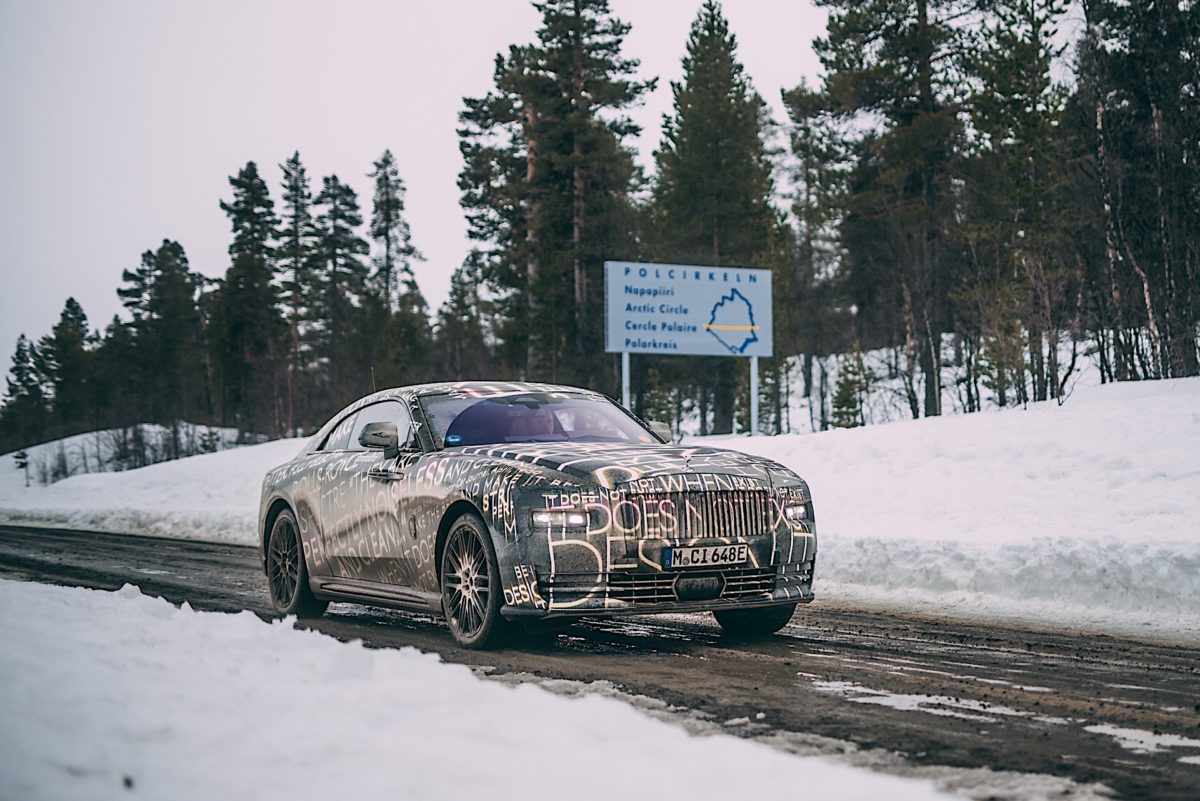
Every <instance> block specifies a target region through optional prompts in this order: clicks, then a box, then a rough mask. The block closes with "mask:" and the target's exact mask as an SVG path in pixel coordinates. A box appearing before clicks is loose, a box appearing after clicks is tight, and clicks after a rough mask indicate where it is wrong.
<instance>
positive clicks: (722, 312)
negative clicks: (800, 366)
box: [604, 261, 772, 356]
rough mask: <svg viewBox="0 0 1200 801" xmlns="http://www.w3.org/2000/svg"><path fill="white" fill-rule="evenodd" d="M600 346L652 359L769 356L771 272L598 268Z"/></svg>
mask: <svg viewBox="0 0 1200 801" xmlns="http://www.w3.org/2000/svg"><path fill="white" fill-rule="evenodd" d="M604 290H605V291H604V304H605V340H604V341H605V347H604V349H605V350H606V351H608V352H610V353H614V352H625V353H656V354H659V355H660V356H672V355H673V356H770V355H771V348H772V335H771V271H770V270H748V269H744V268H737V267H689V266H687V265H683V264H638V263H636V262H625V261H608V262H605V263H604Z"/></svg>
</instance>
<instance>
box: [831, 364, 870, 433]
mask: <svg viewBox="0 0 1200 801" xmlns="http://www.w3.org/2000/svg"><path fill="white" fill-rule="evenodd" d="M872 380H873V377H872V375H871V372H870V371H869V370H867V368H866V367H865V366H864V364H863V354H862V348H860V347H859V346H858V345H857V344H855V346H854V352H853V354H851V355H850V356H849V357H848V358H844V359H843V360H842V366H841V369H840V370H839V371H838V380H837V389H836V390H834V395H833V427H834V428H857V427H859V426H864V425H866V424H867V419H866V411H865V407H866V400H867V393H868V392H869V391H870V389H871V382H872Z"/></svg>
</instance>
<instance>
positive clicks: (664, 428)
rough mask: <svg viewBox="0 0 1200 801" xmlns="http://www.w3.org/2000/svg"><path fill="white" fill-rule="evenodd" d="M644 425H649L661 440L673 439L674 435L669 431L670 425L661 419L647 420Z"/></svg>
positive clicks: (668, 440)
mask: <svg viewBox="0 0 1200 801" xmlns="http://www.w3.org/2000/svg"><path fill="white" fill-rule="evenodd" d="M646 425H648V426H650V430H651V431H653V432H654V433H655V434H658V438H659V439H661V440H662V441H663V442H674V441H675V435H674V434H673V433H672V432H671V427H670V426H669V425H667V424H666V423H664V422H662V421H661V420H647V421H646Z"/></svg>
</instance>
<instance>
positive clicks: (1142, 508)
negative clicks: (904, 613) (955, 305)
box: [692, 378, 1200, 639]
mask: <svg viewBox="0 0 1200 801" xmlns="http://www.w3.org/2000/svg"><path fill="white" fill-rule="evenodd" d="M692 441H693V442H696V443H701V442H702V443H703V444H705V445H713V446H717V447H728V448H734V449H737V450H741V451H745V452H747V453H755V454H760V455H763V456H767V457H769V458H772V459H775V460H776V461H779V462H781V463H783V464H785V465H787V466H788V467H790V468H792V469H793V470H795V471H797V472H798V473H800V475H802V476H804V477H805V478H806V479H807V480H808V482H809V484H810V486H811V488H812V492H813V498H814V503H815V506H816V515H817V531H818V536H819V541H820V545H819V550H818V558H817V582H816V590H817V595H818V598H820V599H824V600H831V601H838V602H847V603H856V604H864V603H865V604H872V605H878V606H885V607H891V608H896V607H909V608H912V607H916V608H918V609H921V610H924V611H929V612H945V613H952V614H956V615H961V616H972V617H973V616H980V615H984V616H989V617H999V618H1011V619H1017V620H1022V621H1024V622H1035V623H1040V624H1043V625H1049V626H1054V625H1060V624H1063V625H1071V626H1079V627H1084V628H1094V629H1099V630H1107V631H1122V632H1134V633H1136V632H1144V633H1160V634H1173V635H1181V636H1185V637H1187V638H1189V639H1194V638H1197V637H1200V379H1195V378H1191V379H1179V380H1173V381H1154V382H1143V383H1130V384H1110V385H1107V386H1103V387H1087V388H1080V389H1078V390H1077V391H1076V393H1075V395H1074V396H1073V397H1072V398H1071V399H1070V400H1069V401H1068V402H1067V404H1066V405H1064V406H1062V407H1058V406H1055V405H1054V404H1053V403H1042V404H1034V405H1031V406H1030V407H1029V409H1028V410H1018V409H1013V410H1009V411H996V412H984V413H980V414H972V415H963V416H957V417H943V418H931V419H924V420H919V421H915V420H914V421H908V422H902V423H891V424H888V425H880V426H871V427H867V428H859V429H851V430H842V431H829V432H825V433H821V434H806V435H789V436H781V437H755V438H748V437H728V438H718V437H709V438H705V439H703V440H692Z"/></svg>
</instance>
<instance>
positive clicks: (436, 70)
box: [0, 0, 824, 371]
mask: <svg viewBox="0 0 1200 801" xmlns="http://www.w3.org/2000/svg"><path fill="white" fill-rule="evenodd" d="M611 2H612V8H613V10H614V12H615V13H616V15H617V16H618V17H619V18H621V19H623V20H625V21H627V22H629V23H631V24H632V26H633V30H632V31H631V33H630V35H629V37H628V38H627V40H626V54H627V55H629V56H632V57H634V58H638V59H640V60H641V62H642V67H641V76H642V77H650V76H658V77H659V87H658V89H657V90H656V91H655V92H654V94H653V95H652V96H651V97H650V98H649V99H648V101H647V103H646V104H645V106H644V107H642V108H640V109H637V110H636V111H635V112H634V117H635V119H636V120H637V121H638V122H639V123H640V124H641V125H642V126H643V127H644V129H645V130H644V132H643V134H642V136H641V137H640V139H639V140H638V142H637V143H636V144H637V147H638V149H639V151H640V161H641V163H642V164H643V165H644V166H647V167H649V166H650V165H651V154H652V152H653V150H654V148H655V147H656V146H657V143H658V137H659V132H660V127H661V126H660V120H661V117H662V114H663V113H664V112H665V111H667V110H668V109H669V108H670V102H671V96H670V87H669V81H671V80H676V79H678V78H679V76H680V74H681V66H680V58H681V57H682V55H683V52H684V46H685V42H686V38H687V32H688V28H689V26H690V24H691V22H692V19H693V18H694V16H695V14H696V10H697V8H698V6H699V0H653V2H649V1H648V0H641V2H639V1H638V0H611ZM725 12H726V15H727V16H728V18H729V20H730V26H731V28H732V30H733V31H734V33H735V34H736V35H737V37H738V42H739V48H740V49H739V54H740V56H741V60H742V62H743V63H744V64H745V65H746V69H747V71H748V73H749V75H750V77H751V78H752V80H753V81H754V84H755V87H756V88H757V89H758V91H759V92H760V93H761V94H762V95H763V96H764V97H765V98H766V99H767V100H768V102H770V103H771V105H772V107H773V109H774V111H775V115H776V118H777V119H782V118H783V112H782V108H781V106H780V104H779V91H780V89H781V88H785V87H789V88H790V87H792V86H794V85H795V84H796V83H798V82H799V80H800V79H801V77H803V76H807V77H808V79H809V81H810V82H812V81H814V80H815V76H816V75H817V61H816V58H815V57H814V55H813V53H812V48H811V45H810V42H811V40H812V38H813V37H814V36H815V35H817V34H819V33H820V32H821V31H822V30H823V27H824V14H823V12H821V11H818V10H816V9H814V8H813V7H812V5H811V3H810V2H807V1H804V2H767V1H766V0H727V2H726V3H725ZM537 25H538V15H537V13H536V12H535V11H534V9H533V8H532V7H531V6H530V4H529V3H528V2H524V1H523V0H490V1H489V0H458V1H457V2H451V1H449V0H447V1H446V2H400V1H399V0H391V2H387V1H385V0H381V1H380V2H337V3H334V2H326V3H315V2H285V1H284V0H278V1H275V2H249V1H248V0H247V1H242V2H230V1H229V0H193V2H190V3H182V2H171V1H170V0H161V1H159V0H143V1H142V2H128V1H127V0H120V1H117V2H113V1H109V0H106V2H89V1H85V0H80V1H79V2H63V1H62V0H36V2H35V1H34V0H29V1H28V2H25V1H23V0H0V103H2V105H0V109H3V122H2V124H0V168H2V169H0V175H2V176H3V183H2V184H0V186H2V192H3V199H2V201H0V203H3V207H2V208H0V279H2V286H0V290H2V291H0V360H2V361H0V364H2V367H0V370H4V371H6V370H7V368H8V355H9V354H11V352H12V345H13V343H14V342H15V341H16V338H17V335H18V334H20V333H22V332H24V333H26V334H28V335H29V336H31V337H35V338H36V337H38V336H41V335H43V334H45V333H48V332H49V330H50V327H51V326H52V325H53V324H54V322H55V321H56V320H57V318H58V313H59V311H60V310H61V308H62V305H63V301H65V300H66V298H67V296H69V295H73V296H74V297H75V298H76V299H78V300H79V301H80V303H82V304H83V307H84V310H85V311H86V312H87V313H88V316H89V319H90V321H91V323H92V326H93V327H103V325H104V324H105V323H106V322H107V321H108V320H109V319H110V318H111V317H112V316H113V314H115V313H117V312H119V311H121V308H120V304H119V302H118V299H117V296H116V291H115V290H116V287H117V285H118V283H119V281H120V276H121V271H122V270H123V269H126V268H132V267H134V266H136V265H137V263H138V261H139V258H140V255H141V253H142V251H144V250H146V249H147V248H151V247H155V246H157V244H158V243H159V242H160V241H161V240H162V239H163V238H170V239H177V240H179V242H181V243H182V244H183V246H184V248H186V250H187V253H188V256H189V258H190V260H191V264H192V268H193V269H196V270H199V271H200V272H203V273H205V274H207V275H210V276H216V275H220V274H221V273H223V272H224V270H225V268H226V267H227V265H228V259H227V255H226V248H227V247H228V243H229V228H228V221H227V219H226V218H225V215H224V214H223V213H222V212H221V210H220V208H219V206H218V202H219V201H220V200H221V199H222V198H228V197H229V195H230V192H229V185H228V182H227V181H228V176H229V175H231V174H233V173H234V172H236V171H237V169H238V168H239V167H240V166H242V165H243V164H245V163H246V162H247V161H249V160H254V161H256V162H258V164H259V167H260V170H262V171H263V172H264V173H265V175H266V177H267V180H268V181H269V182H270V184H271V190H272V194H273V196H274V197H275V198H276V201H277V202H278V196H279V188H278V186H279V178H280V173H279V169H278V165H279V163H280V162H282V161H283V160H284V159H286V158H287V157H288V156H289V155H291V153H292V151H293V150H299V151H300V154H301V157H302V158H303V160H304V163H305V165H306V167H307V168H308V173H309V176H310V177H311V178H312V179H313V183H314V187H315V188H317V189H319V187H320V177H321V176H323V175H328V174H330V173H336V174H337V175H338V176H339V177H340V178H342V179H343V180H345V181H347V182H349V183H351V184H352V185H353V186H354V187H355V189H356V190H358V192H359V200H360V203H362V205H363V210H364V213H365V214H369V211H370V209H369V206H370V186H369V184H370V181H369V179H368V178H367V177H366V174H367V173H368V172H369V171H370V169H371V162H372V161H373V160H374V159H375V158H377V157H378V155H379V154H380V153H381V152H382V151H383V149H384V148H391V149H392V151H393V152H394V153H395V154H396V156H397V159H398V162H399V167H400V172H401V175H402V177H403V178H404V180H405V181H406V182H407V184H408V215H409V222H410V223H411V225H412V230H413V236H414V240H415V243H416V245H417V247H418V248H420V249H421V250H422V251H423V252H424V254H425V255H426V257H427V259H428V260H427V261H426V262H425V263H424V264H423V265H420V266H418V268H417V279H418V281H419V283H420V285H421V288H422V290H423V291H424V292H425V294H426V296H427V297H428V299H429V301H430V304H431V306H432V307H433V308H435V309H436V308H437V307H438V306H439V305H440V304H441V302H442V301H443V300H444V299H445V296H446V291H447V288H448V285H449V281H450V273H451V272H452V271H453V270H454V268H455V267H457V266H458V265H459V264H460V263H461V262H462V259H463V257H464V256H465V255H466V252H467V249H468V248H469V243H468V240H467V238H466V226H465V222H464V220H463V217H462V214H461V212H460V210H459V207H458V189H457V186H456V183H455V182H456V177H457V174H458V171H459V168H460V159H459V153H458V141H457V137H456V135H455V128H456V117H457V114H458V112H459V110H460V108H461V106H462V98H463V97H464V96H477V95H482V94H484V93H486V92H487V91H488V89H489V86H490V84H491V77H492V61H493V58H494V56H495V54H496V53H497V52H499V51H502V50H504V49H506V48H507V46H508V45H509V44H512V43H524V42H528V41H530V39H531V38H532V37H533V34H534V31H535V30H536V28H537Z"/></svg>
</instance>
